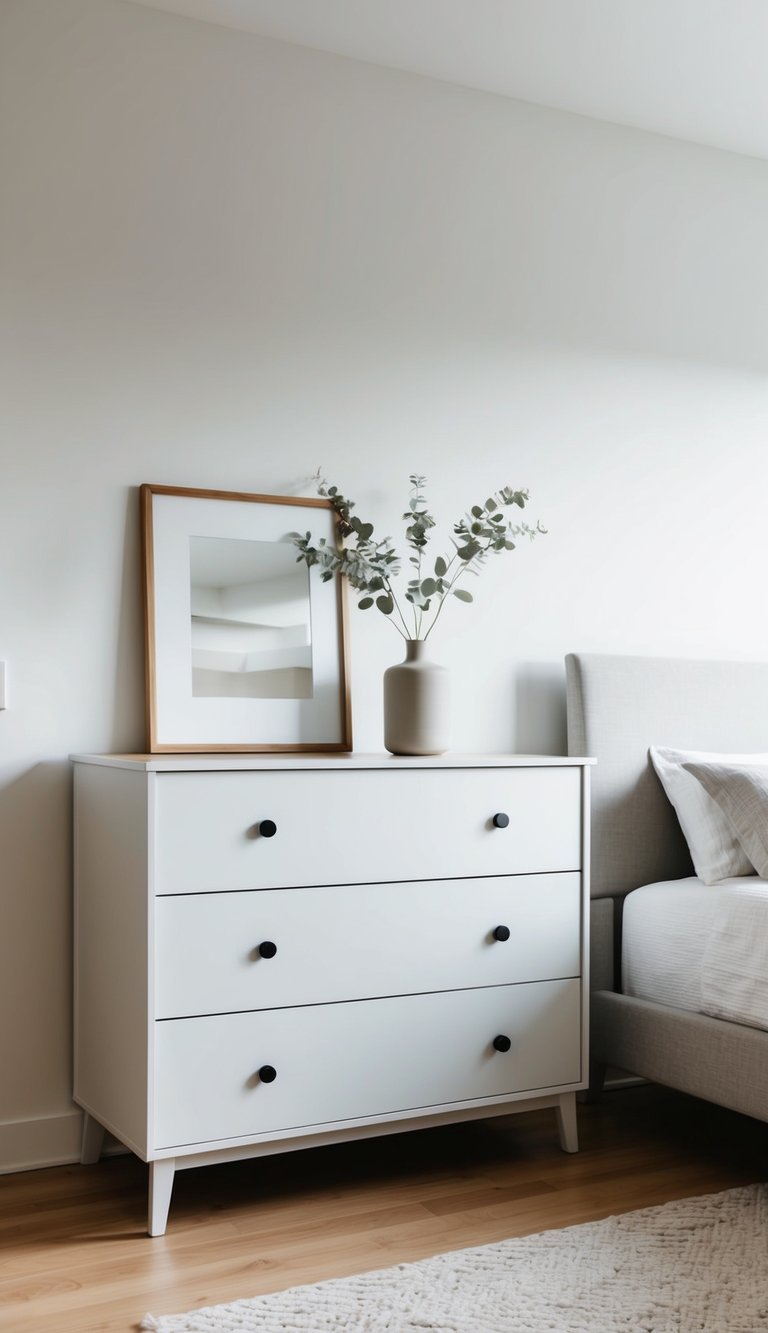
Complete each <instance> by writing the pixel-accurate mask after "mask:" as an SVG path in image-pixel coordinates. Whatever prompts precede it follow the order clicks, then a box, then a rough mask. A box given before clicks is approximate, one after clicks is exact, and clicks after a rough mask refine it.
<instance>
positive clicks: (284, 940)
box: [155, 873, 581, 1018]
mask: <svg viewBox="0 0 768 1333" xmlns="http://www.w3.org/2000/svg"><path fill="white" fill-rule="evenodd" d="M580 888H581V876H580V875H579V874H578V873H577V874H561V875H556V874H555V875H516V876H515V875H513V876H506V877H505V878H488V879H456V880H426V881H422V882H419V883H414V884H400V883H394V884H352V885H342V886H335V887H331V888H323V889H277V890H275V889H264V890H261V891H258V892H246V893H205V894H202V893H199V894H186V895H182V896H179V897H165V898H158V899H157V901H156V904H155V977H156V982H155V996H156V998H155V1014H156V1017H158V1018H178V1017H184V1016H186V1015H192V1014H220V1013H225V1012H228V1011H232V1010H242V1009H271V1008H277V1007H281V1006H284V1005H304V1004H317V1003H322V1002H324V1001H338V1000H356V999H363V998H365V997H366V996H377V995H402V994H408V993H410V992H416V991H438V990H452V989H459V988H461V987H469V986H493V985H503V984H505V983H507V982H518V981H542V980H546V979H548V978H552V977H568V976H576V975H578V972H579V942H580V919H579V918H580ZM497 927H502V928H503V927H506V928H507V930H508V931H509V938H508V939H507V940H503V939H502V940H499V939H496V938H495V937H494V933H493V932H494V930H495V929H496V928H497ZM501 933H502V934H503V933H504V931H503V929H502V931H501ZM264 942H267V943H268V944H270V945H274V946H276V949H277V952H276V953H275V954H274V955H273V956H272V957H264V956H262V954H261V953H260V952H259V946H260V945H261V944H262V943H264ZM265 953H268V954H269V953H272V950H271V949H269V948H268V949H265Z"/></svg>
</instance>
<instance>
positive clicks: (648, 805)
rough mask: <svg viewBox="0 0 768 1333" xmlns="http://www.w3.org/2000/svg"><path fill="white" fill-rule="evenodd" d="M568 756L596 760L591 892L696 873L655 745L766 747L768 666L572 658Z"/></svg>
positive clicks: (568, 674) (573, 655)
mask: <svg viewBox="0 0 768 1333" xmlns="http://www.w3.org/2000/svg"><path fill="white" fill-rule="evenodd" d="M565 665H566V679H567V694H568V750H569V753H570V754H578V755H593V756H594V757H595V758H596V759H597V765H596V767H595V768H594V769H593V770H592V896H593V897H595V898H602V897H607V896H608V895H615V894H625V893H628V892H629V890H630V889H636V888H637V887H638V886H639V885H640V884H652V883H654V882H655V881H657V880H663V879H677V878H679V877H681V876H683V875H690V874H692V873H693V869H692V866H691V861H690V857H689V855H688V848H687V846H686V844H685V840H684V838H683V835H682V833H681V832H680V827H679V824H678V822H677V816H676V815H675V812H674V810H673V809H672V806H671V805H670V804H669V801H668V800H667V798H666V796H665V794H664V791H663V788H662V786H661V784H660V782H659V780H658V778H657V777H656V774H655V772H654V771H653V767H652V765H651V762H650V759H649V758H648V747H649V746H651V745H669V746H673V747H674V748H676V749H680V750H714V751H723V752H727V751H745V752H749V751H753V750H754V751H758V750H761V751H764V750H768V663H767V662H697V661H685V660H683V659H675V658H664V657H609V656H603V655H601V654H596V653H594V654H593V653H571V654H570V655H569V656H568V657H566V659H565Z"/></svg>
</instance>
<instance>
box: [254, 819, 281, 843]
mask: <svg viewBox="0 0 768 1333" xmlns="http://www.w3.org/2000/svg"><path fill="white" fill-rule="evenodd" d="M258 828H259V836H260V837H262V838H274V836H275V834H276V833H277V824H276V823H275V821H274V819H262V820H260V821H259V825H258Z"/></svg>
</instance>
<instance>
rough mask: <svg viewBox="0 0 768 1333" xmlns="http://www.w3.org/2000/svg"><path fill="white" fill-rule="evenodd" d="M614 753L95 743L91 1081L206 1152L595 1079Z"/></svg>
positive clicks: (89, 881) (81, 1020)
mask: <svg viewBox="0 0 768 1333" xmlns="http://www.w3.org/2000/svg"><path fill="white" fill-rule="evenodd" d="M589 762H590V761H588V760H580V759H560V758H551V757H536V756H496V755H493V756H491V755H484V756H443V757H441V758H439V759H431V758H428V759H400V758H392V757H390V756H364V755H341V756H334V757H332V758H328V757H319V756H317V757H315V756H311V757H307V756H301V757H299V756H291V757H285V758H283V757H279V756H267V757H263V756H258V757H256V756H247V757H242V756H239V755H215V756H210V755H206V756H202V755H201V756H192V757H188V756H165V755H164V756H143V755H138V756H134V755H123V756H109V757H107V756H98V755H82V756H76V757H75V886H76V895H75V1091H74V1096H75V1100H76V1101H77V1102H78V1104H79V1105H80V1106H81V1107H82V1108H83V1110H84V1111H85V1112H86V1117H85V1127H84V1133H83V1161H89V1162H92V1161H95V1160H96V1159H97V1157H98V1155H99V1152H100V1149H101V1141H102V1138H103V1132H104V1130H105V1129H108V1130H109V1131H110V1132H111V1133H112V1134H114V1135H115V1136H116V1137H117V1138H118V1139H119V1140H121V1142H122V1143H124V1144H125V1145H127V1147H129V1148H131V1149H132V1150H133V1151H134V1152H135V1153H137V1154H138V1155H139V1156H140V1157H141V1158H143V1160H145V1161H148V1162H149V1163H150V1200H149V1232H150V1234H151V1235H160V1234H162V1233H163V1231H164V1230H165V1225H166V1221H167V1216H168V1207H169V1203H170V1196H171V1189H172V1186H173V1177H174V1172H175V1171H176V1170H179V1169H181V1168H182V1167H192V1166H201V1165H205V1164H207V1163H210V1162H214V1161H222V1160H224V1161H226V1160H235V1159H238V1158H243V1157H251V1156H257V1155H259V1154H263V1153H273V1152H284V1151H287V1150H289V1149H291V1148H306V1147H310V1146H313V1145H316V1144H320V1143H327V1142H338V1141H341V1140H344V1139H352V1138H360V1137H363V1136H371V1135H376V1134H385V1133H392V1132H394V1131H396V1130H405V1129H417V1128H424V1127H426V1126H430V1125H436V1124H440V1123H442V1122H445V1121H450V1120H466V1119H470V1118H473V1117H477V1116H487V1115H500V1114H502V1115H503V1114H508V1113H509V1112H511V1111H516V1110H528V1109H530V1108H532V1107H537V1106H538V1107H541V1106H551V1107H554V1108H556V1110H557V1113H558V1124H559V1132H560V1140H561V1143H562V1146H563V1148H564V1149H565V1150H566V1151H568V1152H574V1151H575V1150H576V1148H577V1140H576V1111H575V1093H576V1091H577V1090H578V1089H579V1088H583V1087H585V1085H586V1070H587V1049H586V1043H587V1013H586V1006H587V999H588V986H587V980H586V957H587V923H588V919H589V918H588V912H587V910H586V908H587V906H588V885H587V867H588V864H589V861H588V847H587V839H588V827H589V811H588V780H589V767H588V765H589Z"/></svg>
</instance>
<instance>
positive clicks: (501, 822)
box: [493, 810, 509, 828]
mask: <svg viewBox="0 0 768 1333" xmlns="http://www.w3.org/2000/svg"><path fill="white" fill-rule="evenodd" d="M508 823H509V815H505V814H504V811H503V810H500V811H499V813H498V814H497V815H494V816H493V827H494V828H506V827H507V825H508Z"/></svg>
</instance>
